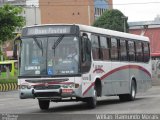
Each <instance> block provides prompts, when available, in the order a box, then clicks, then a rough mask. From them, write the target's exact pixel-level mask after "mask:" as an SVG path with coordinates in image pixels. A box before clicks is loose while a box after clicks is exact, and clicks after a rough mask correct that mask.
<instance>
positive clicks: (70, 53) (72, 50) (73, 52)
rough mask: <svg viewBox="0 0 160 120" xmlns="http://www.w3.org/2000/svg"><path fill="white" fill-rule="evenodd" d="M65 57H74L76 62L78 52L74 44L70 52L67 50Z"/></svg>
mask: <svg viewBox="0 0 160 120" xmlns="http://www.w3.org/2000/svg"><path fill="white" fill-rule="evenodd" d="M67 58H69V59H74V60H76V61H77V62H78V52H77V49H76V48H75V47H74V46H72V47H71V48H70V52H69V55H68V56H67Z"/></svg>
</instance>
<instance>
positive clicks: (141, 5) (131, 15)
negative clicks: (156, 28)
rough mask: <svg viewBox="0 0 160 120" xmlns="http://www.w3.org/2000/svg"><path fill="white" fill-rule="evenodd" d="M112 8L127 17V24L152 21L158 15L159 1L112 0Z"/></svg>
mask: <svg viewBox="0 0 160 120" xmlns="http://www.w3.org/2000/svg"><path fill="white" fill-rule="evenodd" d="M113 8H114V9H119V10H120V11H121V12H122V13H123V14H124V15H125V16H127V17H128V22H137V21H153V20H154V18H155V17H156V16H157V15H160V0H113Z"/></svg>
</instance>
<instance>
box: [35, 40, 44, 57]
mask: <svg viewBox="0 0 160 120" xmlns="http://www.w3.org/2000/svg"><path fill="white" fill-rule="evenodd" d="M33 39H34V41H35V43H36V44H37V46H38V47H39V48H40V49H41V50H42V56H43V47H42V41H41V44H40V43H39V42H38V40H37V38H35V37H34V38H33Z"/></svg>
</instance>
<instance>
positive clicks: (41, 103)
mask: <svg viewBox="0 0 160 120" xmlns="http://www.w3.org/2000/svg"><path fill="white" fill-rule="evenodd" d="M38 102H39V107H40V109H41V110H47V109H48V108H49V104H50V101H49V100H38Z"/></svg>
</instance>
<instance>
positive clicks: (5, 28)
mask: <svg viewBox="0 0 160 120" xmlns="http://www.w3.org/2000/svg"><path fill="white" fill-rule="evenodd" d="M22 11H23V9H22V7H18V6H12V5H9V4H6V5H4V6H2V7H0V44H3V43H4V42H5V41H7V40H9V39H12V38H13V37H14V34H13V32H15V30H16V28H17V27H19V28H20V27H22V26H23V25H24V23H25V19H24V17H22V16H20V14H21V13H22ZM0 51H1V50H0ZM0 54H2V51H1V52H0Z"/></svg>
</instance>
